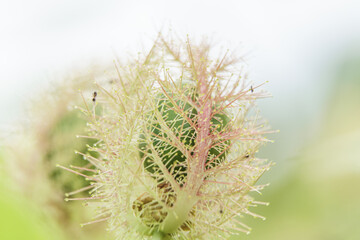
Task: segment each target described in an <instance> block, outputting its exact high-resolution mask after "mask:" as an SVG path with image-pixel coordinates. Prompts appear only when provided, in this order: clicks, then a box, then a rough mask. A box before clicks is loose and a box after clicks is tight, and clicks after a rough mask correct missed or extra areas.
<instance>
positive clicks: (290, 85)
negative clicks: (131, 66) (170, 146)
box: [0, 0, 360, 240]
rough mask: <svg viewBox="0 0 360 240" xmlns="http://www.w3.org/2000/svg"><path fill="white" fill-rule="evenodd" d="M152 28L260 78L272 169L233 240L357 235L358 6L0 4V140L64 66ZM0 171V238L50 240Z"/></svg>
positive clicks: (98, 56)
mask: <svg viewBox="0 0 360 240" xmlns="http://www.w3.org/2000/svg"><path fill="white" fill-rule="evenodd" d="M163 29H165V30H169V29H172V30H173V31H174V32H175V33H177V34H178V35H179V36H186V34H189V36H190V37H195V38H199V37H201V36H203V35H206V36H208V37H209V38H210V39H212V40H213V42H215V43H217V44H218V45H220V46H223V47H224V48H225V49H227V48H229V49H230V50H233V49H235V51H236V52H237V53H238V54H243V55H244V58H245V61H246V65H247V66H248V69H249V74H250V79H252V80H253V81H254V82H258V83H260V82H263V81H269V83H268V84H266V85H265V89H267V90H268V91H269V92H271V93H272V95H273V98H270V99H266V100H261V101H260V102H259V107H260V108H261V112H262V115H263V116H264V117H265V118H267V119H268V120H269V123H270V125H271V126H272V127H273V128H274V129H279V130H280V133H278V134H274V135H272V136H269V137H270V138H272V139H274V140H275V143H274V144H269V145H267V146H266V147H265V148H264V149H263V151H262V152H261V153H260V155H261V156H263V157H266V158H269V159H270V160H271V161H274V162H275V163H276V165H275V166H274V167H273V169H272V170H271V171H269V172H268V173H266V175H265V176H264V178H263V179H262V180H261V182H262V183H266V182H270V183H271V185H270V186H269V187H268V188H266V189H265V190H264V191H263V195H262V196H256V197H257V198H258V199H261V200H263V201H268V202H270V203H271V204H270V206H268V207H261V208H260V207H259V209H253V211H255V212H257V213H260V214H262V215H264V216H266V218H267V220H266V221H261V220H259V219H252V218H249V217H245V219H244V221H245V222H247V223H248V224H249V225H250V226H251V227H252V228H253V231H252V233H251V234H250V235H248V236H247V235H241V236H240V237H234V238H233V239H249V240H250V239H251V240H260V239H261V240H263V239H274V240H275V239H276V240H281V239H309V240H337V239H341V240H343V239H345V240H347V239H351V240H355V239H360V228H359V227H358V225H359V223H360V204H359V203H360V147H359V146H360V2H359V1H355V0H354V1H350V0H342V1H340V0H327V1H326V0H312V1H310V0H303V1H285V0H279V1H265V0H257V1H226V0H224V1H221V2H220V1H210V0H207V1H132V2H130V1H101V2H100V1H89V0H88V1H83V0H78V1H76V2H75V1H68V0H63V1H45V0H35V1H24V0H22V1H5V2H2V4H1V7H0V83H1V85H0V86H1V91H0V143H6V141H7V139H8V138H9V137H11V136H12V134H13V132H14V131H16V130H17V128H18V127H17V125H16V123H17V122H19V121H21V119H22V118H23V117H24V114H23V108H24V105H26V103H27V102H28V101H29V99H31V98H32V97H34V96H36V95H37V93H38V92H40V91H41V90H43V89H45V88H47V87H48V86H49V85H52V84H53V82H54V81H58V80H59V79H61V78H62V77H63V76H67V75H68V73H69V72H71V71H73V70H74V69H86V67H87V66H89V65H91V64H93V63H96V64H104V65H106V64H111V62H112V60H113V59H114V57H115V55H118V56H120V57H121V58H123V59H126V58H127V57H128V56H129V54H136V52H140V51H143V50H144V49H148V48H149V46H150V45H151V43H152V41H153V40H154V39H155V37H156V34H157V32H158V31H159V30H163ZM1 154H2V148H1V145H0V155H1ZM2 161H3V159H1V156H0V163H1V162H2ZM1 170H2V168H1V167H0V174H2V175H0V181H1V184H0V188H1V189H3V190H2V191H0V194H1V195H0V239H25V237H24V236H26V239H61V238H62V233H61V230H60V229H59V228H58V227H57V226H56V224H52V225H51V223H49V224H44V223H42V218H41V216H40V215H41V211H42V210H41V208H37V207H36V206H33V205H32V203H31V202H29V201H27V200H26V199H22V198H21V197H20V196H19V195H17V193H16V192H14V193H12V192H11V193H10V191H9V190H8V187H7V186H8V185H10V184H11V183H9V180H8V179H6V178H5V177H3V176H5V174H3V171H1ZM39 216H40V217H39ZM19 229H21V230H20V231H19ZM83 231H87V229H86V228H84V229H83ZM1 234H3V235H1ZM4 234H5V235H4ZM16 234H18V235H16ZM19 234H20V235H19ZM21 234H23V235H21Z"/></svg>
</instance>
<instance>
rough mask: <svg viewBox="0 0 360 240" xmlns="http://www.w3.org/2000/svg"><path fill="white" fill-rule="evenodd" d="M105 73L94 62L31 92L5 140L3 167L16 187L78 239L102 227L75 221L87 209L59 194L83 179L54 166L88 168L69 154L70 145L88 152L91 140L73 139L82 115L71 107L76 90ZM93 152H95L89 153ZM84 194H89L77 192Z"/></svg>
mask: <svg viewBox="0 0 360 240" xmlns="http://www.w3.org/2000/svg"><path fill="white" fill-rule="evenodd" d="M99 75H101V76H102V75H104V71H103V70H100V69H99V67H95V66H94V67H93V70H91V71H90V72H88V73H86V74H81V73H79V74H76V73H75V74H73V75H72V76H69V77H67V78H66V79H65V80H62V81H60V82H54V83H53V84H54V85H53V86H52V87H51V89H47V91H44V92H42V93H40V92H39V93H35V94H33V98H31V99H29V101H30V102H29V103H28V105H27V107H28V113H27V119H26V121H23V122H22V125H23V126H22V128H21V129H20V130H19V132H18V134H15V135H16V137H15V138H14V139H11V140H9V141H8V143H7V145H8V146H7V147H6V155H5V157H4V168H5V169H6V174H7V175H8V176H7V177H8V178H9V179H10V181H11V182H13V183H14V184H13V186H14V187H15V188H16V190H17V191H18V192H19V193H20V194H21V195H22V196H24V197H25V198H26V199H27V200H29V201H32V202H33V203H35V205H37V206H38V207H39V208H41V209H42V212H43V213H45V214H44V215H45V217H46V218H51V219H55V220H56V222H57V223H58V224H59V226H60V227H62V229H63V230H64V232H65V234H67V235H68V236H71V238H77V239H83V238H86V239H89V237H91V239H95V237H94V236H96V235H97V232H102V234H101V237H102V239H103V237H104V233H105V231H104V230H103V228H102V227H101V226H97V227H95V228H93V230H92V231H88V232H84V231H81V230H80V229H79V224H80V223H81V222H83V221H85V219H88V218H89V217H90V214H89V213H90V211H89V210H88V209H85V208H83V207H82V206H81V204H80V203H73V204H66V203H65V202H64V194H65V193H71V192H73V191H76V190H77V189H79V188H82V187H85V186H87V185H88V183H87V182H86V180H85V179H84V178H82V177H80V176H76V175H73V174H70V173H67V172H64V171H60V169H58V168H56V164H59V163H61V164H64V165H71V166H75V165H76V166H77V167H87V166H86V162H85V161H83V159H82V158H81V157H80V156H78V155H76V154H74V148H78V149H80V150H82V151H84V152H87V149H86V146H87V145H88V144H93V143H94V142H95V140H92V139H82V138H76V135H78V134H81V133H84V129H85V126H86V121H85V119H84V118H83V117H82V116H81V114H80V113H79V112H78V111H76V110H74V109H73V106H75V105H76V104H79V102H80V101H81V98H80V96H79V94H78V89H80V88H81V89H86V90H87V91H88V92H89V99H91V98H90V96H91V94H90V92H91V91H92V90H93V89H94V85H93V83H94V80H95V77H96V76H99ZM92 156H94V157H96V156H97V154H96V153H92ZM82 196H83V197H86V196H88V194H87V193H82Z"/></svg>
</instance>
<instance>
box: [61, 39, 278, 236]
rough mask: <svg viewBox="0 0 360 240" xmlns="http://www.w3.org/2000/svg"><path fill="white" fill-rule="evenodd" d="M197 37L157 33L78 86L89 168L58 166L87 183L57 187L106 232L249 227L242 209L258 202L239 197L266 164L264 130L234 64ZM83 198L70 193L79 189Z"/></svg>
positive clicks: (214, 231)
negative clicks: (143, 48) (98, 78)
mask: <svg viewBox="0 0 360 240" xmlns="http://www.w3.org/2000/svg"><path fill="white" fill-rule="evenodd" d="M210 50H211V48H210V45H209V44H207V43H206V42H202V43H200V44H193V43H192V42H190V41H189V40H187V41H184V42H182V41H180V40H178V41H174V40H165V39H164V38H163V37H162V36H160V37H159V38H158V39H157V40H156V41H155V43H154V45H153V47H152V49H151V50H150V52H149V53H148V54H144V55H139V57H138V58H137V59H136V60H134V61H132V62H130V63H128V64H127V65H121V64H120V63H119V62H115V68H116V71H117V77H116V79H115V80H112V81H111V82H110V83H109V82H107V83H104V84H97V89H96V92H94V93H86V94H87V95H84V96H87V97H83V98H84V106H83V107H79V109H81V110H82V111H83V112H84V113H85V114H86V115H87V117H88V124H87V126H88V135H87V136H81V137H85V138H91V139H96V141H97V142H96V143H95V144H93V145H91V146H88V151H90V152H96V153H97V154H96V156H97V157H94V155H90V154H84V153H82V152H76V153H77V154H81V155H83V157H84V159H85V160H86V161H88V163H89V164H90V165H91V166H89V167H88V168H85V167H76V166H71V167H69V168H68V167H66V166H59V167H61V168H63V169H66V170H68V171H70V172H73V173H75V174H78V175H81V176H84V177H85V178H86V179H87V180H89V185H88V186H87V187H84V188H82V189H79V190H78V191H75V192H72V193H69V194H67V198H66V199H65V200H66V201H71V200H82V201H84V204H85V205H87V206H89V207H91V206H93V207H94V209H95V210H94V211H96V216H95V218H94V219H95V220H93V221H90V222H88V223H85V224H84V225H86V224H90V223H96V222H100V221H107V223H108V229H109V230H110V231H112V232H113V233H114V235H115V237H116V239H227V238H228V237H229V236H231V235H234V234H239V233H240V232H245V233H249V231H250V227H248V226H247V225H245V224H244V223H242V222H241V221H240V217H242V216H243V215H252V216H254V217H260V218H263V217H262V216H260V215H257V214H255V213H253V212H251V211H250V210H249V207H253V206H256V205H259V204H267V203H263V202H258V201H255V200H254V199H253V198H252V197H250V196H249V195H248V194H249V192H252V191H255V192H259V191H260V190H261V189H262V188H263V187H264V186H265V185H255V184H256V182H257V180H258V179H259V178H260V176H261V175H262V174H263V173H264V172H265V171H267V170H268V169H269V168H270V166H271V163H270V162H268V161H267V160H266V159H260V158H258V157H256V155H255V154H256V152H257V151H258V149H259V147H260V146H262V145H263V144H264V143H266V142H269V141H270V140H268V139H267V138H266V137H265V136H264V134H268V133H271V132H273V131H269V130H268V128H267V126H266V124H265V122H264V121H263V120H261V118H260V117H259V114H258V111H257V110H256V108H255V104H254V102H255V100H256V99H258V98H263V97H267V96H268V94H266V93H265V92H264V91H261V90H260V89H259V88H260V86H261V85H262V84H258V85H256V84H253V85H251V84H250V83H249V82H248V80H247V78H246V74H245V73H244V72H243V71H241V67H242V64H241V61H240V60H239V59H236V58H234V57H230V56H228V54H224V55H223V56H222V57H220V58H218V59H216V58H215V59H212V57H211V56H213V55H214V54H213V53H212V52H211V51H210ZM84 191H85V192H89V196H88V197H82V198H77V197H76V194H77V193H79V192H84Z"/></svg>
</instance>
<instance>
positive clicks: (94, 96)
mask: <svg viewBox="0 0 360 240" xmlns="http://www.w3.org/2000/svg"><path fill="white" fill-rule="evenodd" d="M96 96H97V92H96V91H95V92H94V93H93V99H92V101H93V102H95V101H96Z"/></svg>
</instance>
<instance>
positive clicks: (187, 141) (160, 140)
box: [139, 94, 230, 181]
mask: <svg viewBox="0 0 360 240" xmlns="http://www.w3.org/2000/svg"><path fill="white" fill-rule="evenodd" d="M175 102H176V105H177V106H178V107H179V108H181V109H183V112H184V114H183V115H186V116H187V117H188V118H190V119H192V120H193V122H195V124H197V122H196V116H197V114H198V112H197V110H196V109H195V108H193V107H192V106H191V105H190V104H189V103H184V102H183V101H181V100H177V101H175ZM156 106H157V108H158V111H159V112H160V114H161V117H162V119H163V121H165V122H166V125H167V126H168V127H169V128H170V129H171V131H172V132H173V133H174V135H176V136H177V137H178V138H179V139H180V141H181V142H182V143H183V144H184V146H185V147H186V149H187V150H189V151H191V155H193V154H194V153H193V152H192V150H193V149H194V146H195V141H196V132H195V129H194V128H193V127H192V126H191V125H190V124H189V123H188V121H187V120H186V119H185V118H184V117H183V116H181V114H180V113H178V112H177V111H176V110H175V109H174V105H173V103H172V102H171V101H170V100H169V99H168V98H167V97H166V96H164V95H163V94H161V95H160V96H159V98H158V99H157V103H156ZM229 121H230V119H229V117H228V116H227V115H226V114H224V113H218V114H215V116H214V117H213V118H212V119H211V131H215V132H220V131H222V130H223V129H224V127H225V126H226V125H227V124H228V123H229ZM147 129H148V130H149V132H150V133H151V136H150V141H151V143H152V145H153V148H154V149H155V150H156V152H157V154H158V155H159V157H160V158H161V160H162V162H163V163H164V165H165V166H166V168H167V169H168V170H169V172H172V174H173V176H174V178H175V179H176V180H177V181H182V179H184V178H185V177H186V175H187V173H186V170H187V169H186V166H184V165H178V163H180V164H181V163H186V157H185V156H184V155H183V154H182V152H181V151H180V150H179V149H177V148H176V147H174V146H172V145H171V144H169V143H168V141H164V139H168V135H167V134H166V133H165V132H166V131H165V130H164V129H162V127H161V124H160V121H159V120H158V119H157V118H156V117H153V118H152V121H149V124H148V126H147ZM229 144H230V142H229V141H226V142H225V143H223V144H221V145H220V146H218V147H216V148H215V147H214V148H211V149H210V151H209V154H208V159H207V161H206V163H208V162H209V161H211V164H209V165H208V166H207V167H206V169H209V168H212V167H214V166H216V165H218V164H219V163H221V162H222V161H223V160H224V159H225V156H226V153H227V150H226V151H224V149H225V148H227V146H228V145H229ZM139 149H140V157H141V158H143V157H145V159H144V168H145V170H147V171H148V172H150V173H155V172H161V170H160V169H159V166H158V165H157V164H156V163H155V162H154V159H153V157H152V151H151V149H150V147H149V146H147V142H146V141H145V136H144V134H141V135H140V142H139ZM223 151H224V152H223ZM222 152H223V153H222ZM220 153H222V154H221V155H220ZM214 157H216V159H214V160H213V158H214ZM174 164H175V166H174Z"/></svg>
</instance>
